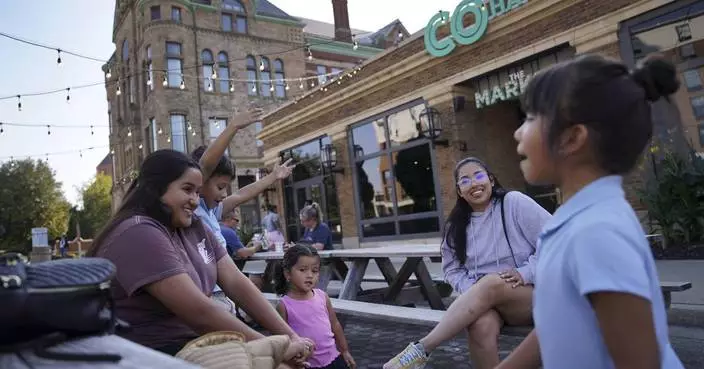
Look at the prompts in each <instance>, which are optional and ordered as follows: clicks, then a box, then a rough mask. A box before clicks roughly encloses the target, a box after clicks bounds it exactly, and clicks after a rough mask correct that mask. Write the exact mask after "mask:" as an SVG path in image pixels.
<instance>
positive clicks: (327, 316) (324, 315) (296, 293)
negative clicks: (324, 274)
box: [276, 245, 357, 369]
mask: <svg viewBox="0 0 704 369" xmlns="http://www.w3.org/2000/svg"><path fill="white" fill-rule="evenodd" d="M281 264H282V265H281V268H279V270H278V272H277V276H276V293H277V294H279V295H281V296H283V297H282V298H281V301H280V302H279V305H278V306H277V307H276V310H277V311H278V312H279V314H281V316H282V317H283V318H284V320H286V322H288V324H289V326H291V329H293V331H294V332H296V333H297V334H298V335H299V336H301V337H305V338H309V339H311V340H313V342H315V352H314V353H313V355H312V356H311V357H310V358H309V359H308V363H309V364H310V366H311V368H320V369H348V368H349V369H355V368H356V367H357V364H356V363H355V362H354V359H353V358H352V354H350V351H349V348H348V346H347V339H345V333H344V332H343V331H342V325H341V324H340V322H339V321H338V320H337V315H335V310H333V308H332V304H331V303H330V298H329V297H328V295H327V294H326V293H325V292H324V291H322V290H319V289H317V288H315V286H316V285H317V284H318V278H319V276H320V256H319V255H318V251H317V250H316V249H315V248H313V247H311V246H307V245H295V246H293V247H291V248H289V249H288V250H287V251H286V254H284V258H283V260H282V262H281Z"/></svg>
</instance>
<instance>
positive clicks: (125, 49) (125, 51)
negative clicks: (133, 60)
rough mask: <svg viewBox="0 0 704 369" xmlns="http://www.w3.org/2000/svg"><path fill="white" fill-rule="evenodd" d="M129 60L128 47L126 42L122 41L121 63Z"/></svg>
mask: <svg viewBox="0 0 704 369" xmlns="http://www.w3.org/2000/svg"><path fill="white" fill-rule="evenodd" d="M126 60H130V45H129V43H128V42H127V40H124V41H122V61H126Z"/></svg>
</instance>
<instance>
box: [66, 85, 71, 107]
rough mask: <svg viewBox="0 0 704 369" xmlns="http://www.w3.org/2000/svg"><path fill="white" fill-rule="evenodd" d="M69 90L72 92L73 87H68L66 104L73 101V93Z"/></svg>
mask: <svg viewBox="0 0 704 369" xmlns="http://www.w3.org/2000/svg"><path fill="white" fill-rule="evenodd" d="M69 92H71V87H67V88H66V104H68V103H70V102H71V94H70V93H69Z"/></svg>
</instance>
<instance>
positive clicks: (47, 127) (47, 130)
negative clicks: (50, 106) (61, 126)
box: [46, 124, 51, 136]
mask: <svg viewBox="0 0 704 369" xmlns="http://www.w3.org/2000/svg"><path fill="white" fill-rule="evenodd" d="M46 134H47V135H49V136H51V126H50V125H48V124H47V125H46Z"/></svg>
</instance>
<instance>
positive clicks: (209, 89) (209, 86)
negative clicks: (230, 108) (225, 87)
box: [208, 81, 213, 92]
mask: <svg viewBox="0 0 704 369" xmlns="http://www.w3.org/2000/svg"><path fill="white" fill-rule="evenodd" d="M208 91H210V92H212V91H213V84H212V83H211V82H210V81H208Z"/></svg>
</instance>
